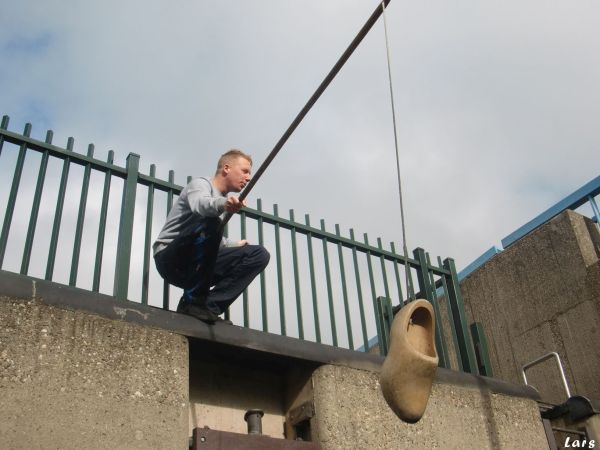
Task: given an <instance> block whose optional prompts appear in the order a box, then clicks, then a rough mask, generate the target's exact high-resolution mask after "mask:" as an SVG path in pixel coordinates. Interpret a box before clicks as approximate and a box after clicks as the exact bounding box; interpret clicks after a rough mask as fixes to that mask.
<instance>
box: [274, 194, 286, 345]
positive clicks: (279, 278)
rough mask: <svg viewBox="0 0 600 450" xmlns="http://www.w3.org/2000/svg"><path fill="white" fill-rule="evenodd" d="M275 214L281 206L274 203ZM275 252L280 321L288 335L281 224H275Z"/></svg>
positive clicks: (276, 215)
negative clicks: (280, 234) (280, 233)
mask: <svg viewBox="0 0 600 450" xmlns="http://www.w3.org/2000/svg"><path fill="white" fill-rule="evenodd" d="M273 214H274V215H275V217H278V216H279V208H278V206H277V205H273ZM275 254H276V260H277V287H278V288H279V321H280V324H281V334H282V335H283V336H286V328H285V298H284V293H283V268H282V267H281V241H280V239H279V224H275Z"/></svg>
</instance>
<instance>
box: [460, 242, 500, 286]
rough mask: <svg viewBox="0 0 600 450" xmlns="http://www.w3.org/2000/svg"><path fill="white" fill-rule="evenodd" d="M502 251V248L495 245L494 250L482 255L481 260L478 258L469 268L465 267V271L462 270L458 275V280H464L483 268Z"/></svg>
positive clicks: (491, 249)
mask: <svg viewBox="0 0 600 450" xmlns="http://www.w3.org/2000/svg"><path fill="white" fill-rule="evenodd" d="M501 251H502V249H501V248H499V247H496V246H495V245H494V246H493V247H492V248H490V249H489V250H487V251H486V252H485V253H484V254H483V255H481V256H480V257H479V258H477V259H476V260H475V261H473V262H472V263H471V264H469V265H468V266H467V267H465V268H464V269H463V270H461V271H460V272H459V273H458V279H459V280H462V279H463V278H465V277H468V276H469V275H470V274H471V273H473V272H474V271H475V270H476V269H478V268H479V267H481V266H483V265H484V264H485V263H486V262H488V261H489V260H490V259H491V258H492V256H494V255H496V254H498V253H500V252H501Z"/></svg>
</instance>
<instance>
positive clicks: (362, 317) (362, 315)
mask: <svg viewBox="0 0 600 450" xmlns="http://www.w3.org/2000/svg"><path fill="white" fill-rule="evenodd" d="M350 239H352V240H353V241H354V240H355V239H354V230H353V229H352V228H350ZM352 260H353V262H354V277H355V279H356V293H357V296H358V309H359V312H360V325H361V330H362V336H363V347H364V349H365V352H368V351H369V336H368V334H367V322H366V320H365V306H364V302H363V295H362V286H361V282H360V270H359V268H358V257H357V255H356V247H352Z"/></svg>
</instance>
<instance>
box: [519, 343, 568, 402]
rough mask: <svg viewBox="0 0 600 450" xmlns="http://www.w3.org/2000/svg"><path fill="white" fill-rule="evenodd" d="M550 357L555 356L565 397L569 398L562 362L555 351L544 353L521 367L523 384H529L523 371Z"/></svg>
mask: <svg viewBox="0 0 600 450" xmlns="http://www.w3.org/2000/svg"><path fill="white" fill-rule="evenodd" d="M550 358H556V364H557V365H558V370H559V371H560V378H561V380H562V382H563V386H564V388H565V392H566V393H567V399H569V398H571V391H570V390H569V385H568V384H567V378H566V377H565V371H564V369H563V366H562V363H561V362H560V356H558V353H556V352H550V353H546V354H545V355H543V356H540V357H539V358H537V359H534V360H533V361H531V362H529V363H527V364H525V365H524V366H523V367H522V368H521V373H522V375H523V381H524V382H525V386H529V384H527V376H526V375H525V371H526V370H527V369H529V368H530V367H532V366H535V365H536V364H539V363H541V362H543V361H546V360H547V359H550Z"/></svg>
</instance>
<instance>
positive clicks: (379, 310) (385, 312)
mask: <svg viewBox="0 0 600 450" xmlns="http://www.w3.org/2000/svg"><path fill="white" fill-rule="evenodd" d="M375 305H376V310H375V320H376V321H377V323H378V327H377V328H378V329H379V330H381V334H379V335H378V340H379V352H380V353H381V354H382V355H387V354H388V351H389V342H390V330H391V329H392V320H393V317H394V313H393V311H392V301H391V300H390V299H389V298H387V297H377V299H376V300H375Z"/></svg>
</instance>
